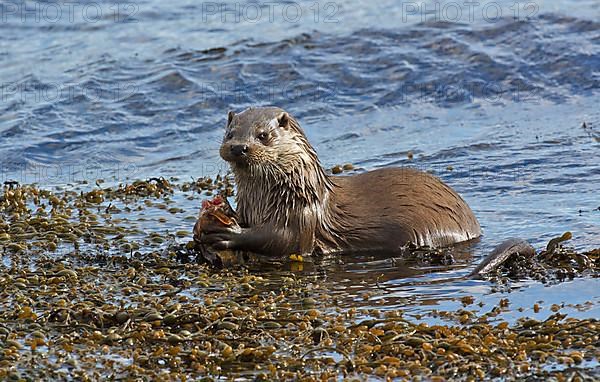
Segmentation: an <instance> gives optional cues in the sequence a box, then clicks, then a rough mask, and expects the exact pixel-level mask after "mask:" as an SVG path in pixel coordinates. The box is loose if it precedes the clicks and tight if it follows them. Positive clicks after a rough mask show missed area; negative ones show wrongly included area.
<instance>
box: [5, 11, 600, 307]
mask: <svg viewBox="0 0 600 382" xmlns="http://www.w3.org/2000/svg"><path fill="white" fill-rule="evenodd" d="M456 4H458V3H456V2H441V3H439V2H428V3H420V2H418V3H410V2H396V1H383V2H366V1H364V2H363V1H357V0H353V1H346V2H343V3H342V2H340V3H336V2H318V1H317V2H314V1H308V2H300V3H294V2H284V3H268V4H267V3H258V5H257V3H245V2H241V3H240V2H215V3H209V2H204V3H201V2H192V1H190V2H187V1H182V0H176V1H169V2H167V1H162V2H161V1H135V2H127V3H125V2H120V3H115V2H110V1H107V2H95V3H90V2H82V3H75V5H74V6H73V5H71V6H68V5H66V4H64V3H46V2H44V3H37V2H8V3H7V2H3V3H2V4H0V13H1V16H2V22H1V23H0V33H1V35H2V38H1V39H0V80H1V88H0V90H1V94H0V96H1V98H0V165H1V172H0V176H1V177H2V180H3V181H5V180H17V181H20V182H22V183H32V182H38V183H40V184H42V185H56V184H68V183H76V182H79V181H81V180H84V179H87V180H94V179H97V178H104V179H107V180H110V181H114V182H115V183H118V182H127V181H128V180H129V179H133V178H145V177H149V176H159V175H162V176H178V177H180V178H182V179H189V178H190V177H199V176H204V175H214V174H216V173H219V172H221V173H224V172H225V171H226V165H225V163H223V162H222V161H221V160H220V159H219V157H218V146H219V141H220V138H221V134H222V127H223V126H224V122H225V121H224V120H225V116H226V112H227V110H229V109H234V110H241V109H243V108H245V107H248V106H250V105H265V104H275V105H278V106H281V107H283V108H285V109H287V110H289V111H290V112H291V113H292V114H294V115H295V116H296V117H297V118H298V119H299V120H300V121H301V123H302V125H303V126H304V128H305V130H306V132H307V134H308V135H309V138H310V140H311V141H312V142H313V143H314V145H315V147H316V148H317V151H318V152H319V154H320V157H321V160H322V162H323V164H324V165H325V166H327V167H331V166H332V165H335V164H338V163H345V162H352V163H354V164H355V165H356V166H357V167H359V168H361V169H366V170H368V169H374V168H378V167H385V166H405V165H409V166H416V167H419V168H422V169H424V170H430V171H433V172H434V173H435V174H436V175H438V176H440V177H441V178H443V179H444V180H445V181H446V182H448V183H449V184H450V185H451V186H453V187H454V188H456V189H457V190H458V191H459V192H460V193H461V194H462V195H463V196H464V197H465V199H466V200H467V201H468V202H469V204H470V205H471V206H472V208H473V210H474V211H475V214H476V215H477V216H478V218H479V220H480V222H481V225H482V227H483V229H484V237H483V238H482V240H481V241H480V242H479V243H477V244H476V245H475V246H474V247H472V248H470V250H469V251H468V254H466V255H465V258H464V259H463V260H464V261H462V260H461V261H462V263H461V264H463V265H465V266H466V265H467V264H469V263H470V262H471V261H472V260H473V261H475V262H477V261H479V259H480V258H481V257H482V256H483V255H484V254H485V253H487V252H488V251H489V250H490V249H491V248H492V247H493V246H494V245H496V244H498V243H499V242H500V241H502V240H503V239H504V238H507V237H510V236H520V237H524V238H526V239H528V240H530V241H531V242H532V243H533V244H534V246H536V247H537V248H541V247H542V246H543V245H544V244H545V243H546V242H547V241H548V240H549V239H550V238H552V237H554V236H556V235H558V234H560V233H562V232H563V231H566V230H570V231H572V232H573V235H574V238H573V240H572V245H574V246H575V247H576V248H578V249H586V248H592V247H598V246H600V209H599V208H600V199H599V197H598V195H600V193H599V192H598V190H599V189H600V165H599V163H600V155H599V154H600V152H599V149H600V107H599V106H600V98H599V89H600V6H599V4H598V2H596V1H593V0H590V1H568V0H565V1H537V2H535V1H534V2H530V3H526V2H521V3H519V2H513V1H506V2H505V1H499V2H482V3H481V4H480V5H479V6H477V7H476V8H473V9H468V8H465V7H462V8H461V7H458V8H457V7H456ZM408 152H413V153H414V158H413V159H412V160H409V159H408V155H407V154H408ZM178 203H180V204H181V207H183V208H185V209H187V210H189V211H191V212H192V214H195V211H196V210H197V208H198V205H197V202H190V201H187V200H185V199H183V198H182V200H178ZM144 224H147V225H148V228H151V229H170V230H175V229H181V228H184V229H188V228H190V227H189V221H184V220H183V219H180V220H176V219H172V221H170V223H169V225H168V227H162V228H161V226H159V225H158V223H157V224H156V225H153V223H152V221H147V222H146V223H144ZM368 260H369V259H360V260H357V261H350V260H349V261H346V262H344V263H342V264H339V265H331V266H328V268H327V269H326V272H328V273H327V274H328V277H330V278H331V280H333V281H334V282H333V283H332V293H338V294H340V296H343V298H344V299H345V301H346V305H347V306H351V305H353V304H359V302H358V301H362V298H361V295H362V293H363V292H364V291H365V290H371V289H373V290H375V291H376V292H377V293H375V294H376V297H375V298H374V300H372V302H373V303H376V304H378V302H376V301H377V299H383V302H382V304H383V305H384V306H388V307H390V308H392V307H395V306H400V305H407V304H416V305H422V304H425V305H428V304H441V305H444V304H446V302H444V301H449V302H448V304H452V303H451V301H452V300H453V299H454V298H455V297H460V296H462V295H465V294H487V293H489V292H490V290H489V289H490V286H489V284H487V283H484V282H464V281H463V282H460V281H449V282H447V283H438V284H431V285H426V284H419V283H416V281H423V280H426V281H427V280H432V279H439V278H446V277H452V276H460V275H463V274H465V273H466V272H467V270H468V269H465V268H464V267H458V268H452V269H437V270H422V269H421V270H416V271H415V270H410V269H408V268H406V269H404V268H402V267H400V266H398V264H395V263H394V264H392V263H390V262H386V261H371V262H367V261H368ZM309 268H310V267H309ZM307 272H310V271H308V270H307ZM376 284H377V285H376ZM524 286H527V287H526V288H520V289H519V290H520V292H519V293H518V294H517V297H516V298H517V299H520V300H522V302H523V304H529V303H533V301H536V300H547V299H550V297H548V296H549V295H551V296H552V297H551V299H552V301H559V302H560V301H570V302H572V303H574V304H576V303H579V302H585V301H588V300H591V301H595V302H598V300H599V299H600V294H599V292H598V290H600V288H599V287H600V284H599V283H598V281H597V280H594V279H591V280H588V279H583V280H578V281H574V282H572V283H565V284H561V285H559V286H554V287H551V288H552V290H551V293H550V289H548V288H546V287H541V286H539V285H537V284H534V285H524ZM581 291H586V293H585V294H584V293H581ZM377 296H379V297H377ZM495 296H496V295H495V294H491V295H489V301H490V303H491V304H493V302H494V301H495V298H496V297H495ZM498 298H499V297H498ZM579 300H581V301H579ZM595 309H597V308H595ZM588 313H589V312H588ZM593 313H594V315H595V316H598V311H597V310H596V311H595V312H593Z"/></svg>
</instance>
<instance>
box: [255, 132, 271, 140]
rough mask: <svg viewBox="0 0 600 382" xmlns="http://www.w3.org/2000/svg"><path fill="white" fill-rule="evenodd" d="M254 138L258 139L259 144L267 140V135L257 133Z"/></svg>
mask: <svg viewBox="0 0 600 382" xmlns="http://www.w3.org/2000/svg"><path fill="white" fill-rule="evenodd" d="M256 138H258V139H259V140H260V141H261V142H265V141H266V140H267V138H269V134H268V133H266V132H264V131H263V132H262V133H259V134H258V135H257V136H256Z"/></svg>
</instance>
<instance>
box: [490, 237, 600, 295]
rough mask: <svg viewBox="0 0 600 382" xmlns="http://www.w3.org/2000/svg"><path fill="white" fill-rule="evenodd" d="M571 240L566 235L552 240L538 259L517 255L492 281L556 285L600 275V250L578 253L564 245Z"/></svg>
mask: <svg viewBox="0 0 600 382" xmlns="http://www.w3.org/2000/svg"><path fill="white" fill-rule="evenodd" d="M570 238H571V233H570V232H566V233H565V234H563V235H562V236H560V237H557V238H554V239H552V240H550V242H549V243H548V245H547V246H546V249H545V250H542V251H540V252H539V253H538V254H536V255H535V256H528V255H521V254H514V255H512V256H511V257H510V258H509V259H507V260H506V262H505V263H503V264H502V265H501V266H499V267H498V269H497V270H496V272H494V274H492V275H491V277H492V278H508V279H515V280H521V279H533V280H537V281H540V282H543V283H556V282H562V281H565V280H569V279H573V278H575V277H578V276H591V277H598V276H599V275H600V248H598V249H593V250H590V251H584V252H578V251H576V250H575V249H574V248H572V247H569V246H567V245H565V244H564V242H566V241H567V240H569V239H570Z"/></svg>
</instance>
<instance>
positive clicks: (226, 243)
mask: <svg viewBox="0 0 600 382" xmlns="http://www.w3.org/2000/svg"><path fill="white" fill-rule="evenodd" d="M239 238H240V232H239V231H236V230H233V229H229V228H222V229H219V230H217V231H215V232H210V233H202V235H201V236H200V243H201V244H206V245H209V246H211V247H212V248H214V249H216V250H219V251H221V250H225V249H236V248H237V247H238V243H239Z"/></svg>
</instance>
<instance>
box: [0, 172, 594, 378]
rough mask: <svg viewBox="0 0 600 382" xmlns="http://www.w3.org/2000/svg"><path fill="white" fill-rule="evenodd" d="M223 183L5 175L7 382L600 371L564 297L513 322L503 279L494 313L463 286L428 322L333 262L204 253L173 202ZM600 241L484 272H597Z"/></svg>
mask: <svg viewBox="0 0 600 382" xmlns="http://www.w3.org/2000/svg"><path fill="white" fill-rule="evenodd" d="M218 192H223V193H225V194H226V195H231V194H232V193H233V187H232V185H231V183H230V181H229V180H228V179H227V178H226V177H217V178H215V179H208V178H203V179H199V180H193V181H190V182H179V183H177V182H176V181H174V180H166V179H164V178H153V179H149V180H147V181H137V182H133V183H132V184H128V185H119V186H116V187H104V188H103V187H102V183H101V182H98V184H96V185H94V186H91V189H90V188H89V187H88V188H87V189H85V187H82V188H81V189H77V187H76V186H73V187H67V188H65V189H63V190H59V191H57V190H54V191H50V190H43V189H39V188H37V187H36V186H33V185H23V186H19V185H13V184H11V185H10V187H8V186H6V187H5V188H4V189H3V192H2V194H1V197H0V248H2V262H0V347H1V348H0V380H5V379H6V380H26V381H27V380H31V381H34V380H40V379H45V380H83V381H85V380H105V379H116V380H132V381H133V380H157V379H160V380H176V381H180V380H181V381H184V380H198V379H201V378H206V379H207V380H214V379H230V378H239V379H247V380H305V381H320V380H341V379H344V378H348V379H349V380H352V379H356V380H365V379H368V378H372V379H374V380H392V379H397V380H432V381H442V380H483V379H494V378H496V379H500V380H501V379H517V378H518V379H531V380H534V379H545V380H556V381H562V380H586V379H594V378H597V377H598V376H599V363H598V359H599V358H600V346H599V345H600V338H599V333H600V330H599V325H600V322H598V320H597V319H596V318H593V317H592V318H589V317H587V318H585V317H579V318H574V317H570V316H569V315H568V313H564V310H565V309H564V307H563V306H559V305H556V306H555V305H547V304H546V305H545V304H543V303H533V302H532V303H531V304H529V306H527V307H526V308H527V309H532V310H533V312H535V313H537V312H539V311H540V310H543V311H545V312H547V314H546V315H545V316H544V317H543V318H532V317H526V316H521V317H519V318H518V319H516V320H506V319H504V317H505V316H507V315H509V314H510V313H511V312H514V311H518V310H519V309H523V307H522V306H513V304H511V302H510V296H509V294H508V293H507V295H506V298H502V299H500V301H499V302H498V303H497V305H496V306H494V307H493V309H491V310H489V311H486V312H483V311H482V310H481V309H478V308H477V307H481V306H483V304H484V301H483V299H482V300H481V301H478V299H477V298H474V297H470V296H466V297H462V298H460V299H459V300H458V301H457V302H459V304H460V307H459V308H457V309H455V310H451V311H443V310H435V309H433V310H430V311H429V313H425V315H426V316H429V321H428V320H425V319H424V318H426V317H421V316H415V315H413V314H410V313H408V312H406V311H405V310H404V309H384V308H382V309H377V308H373V307H372V306H371V307H365V306H361V305H360V304H356V306H355V307H352V306H350V307H349V306H348V305H347V304H340V301H339V300H338V297H336V296H333V295H332V294H331V291H330V285H328V283H329V280H328V279H327V274H326V272H314V273H303V272H300V271H299V270H300V269H301V268H302V267H303V265H302V264H297V263H296V264H293V263H289V261H286V259H283V260H282V261H281V262H280V263H279V265H270V267H273V268H274V269H277V270H276V271H274V272H272V273H269V274H266V273H265V272H259V271H257V270H256V269H257V268H260V267H262V266H261V265H260V264H259V265H256V264H249V265H248V266H246V267H242V266H240V267H234V268H232V269H224V270H218V269H214V268H212V267H210V266H208V265H206V264H201V263H199V262H197V261H195V257H194V250H193V245H192V244H191V243H188V241H189V240H190V237H191V228H192V226H193V224H194V220H195V216H197V212H198V211H197V210H196V211H184V209H183V208H181V207H179V206H178V204H177V203H176V202H175V201H174V200H175V198H176V197H184V198H186V199H190V200H198V201H199V200H201V199H202V198H206V197H210V196H211V195H213V194H215V193H218ZM197 205H198V206H199V205H200V204H199V202H198V203H197ZM171 227H175V229H170V228H171ZM185 227H189V228H188V230H187V231H186V229H185ZM186 232H188V233H187V234H186ZM425 252H426V256H424V255H423V253H425ZM425 252H423V251H422V250H421V252H419V251H413V252H412V253H413V254H415V253H416V254H418V256H419V259H420V260H421V262H423V261H425V262H426V263H430V264H438V263H441V264H445V262H446V260H445V259H447V257H448V254H447V253H446V252H444V251H425ZM436 254H439V256H438V255H436ZM599 255H600V251H599V250H592V251H588V252H585V253H576V252H575V251H572V250H570V249H569V248H568V247H566V246H562V245H556V246H554V247H553V248H547V250H546V251H544V252H542V253H541V254H540V255H539V256H538V257H539V258H538V259H531V258H518V257H517V258H514V259H512V260H511V261H510V262H508V263H507V264H505V265H504V266H503V267H502V268H501V269H499V270H498V272H497V274H495V275H493V276H492V277H491V280H490V281H488V283H490V285H492V286H493V288H496V289H497V290H499V291H500V293H502V292H501V291H502V290H503V288H506V285H507V284H510V283H511V282H518V281H517V280H519V279H520V278H529V279H532V280H538V281H541V282H546V283H558V282H563V281H564V280H569V279H572V278H581V277H586V278H595V277H597V276H598V274H599V273H598V265H599V260H598V258H599V257H600V256H599ZM423 259H425V260H423ZM440 259H441V260H440ZM257 261H260V260H257ZM305 265H306V266H307V267H318V266H319V263H318V261H315V262H309V263H307V264H305ZM507 290H508V289H507ZM371 297H372V296H371V295H370V294H369V292H365V294H364V295H363V297H362V298H363V299H364V300H368V299H369V298H371ZM484 297H485V296H484ZM509 321H510V322H509Z"/></svg>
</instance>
